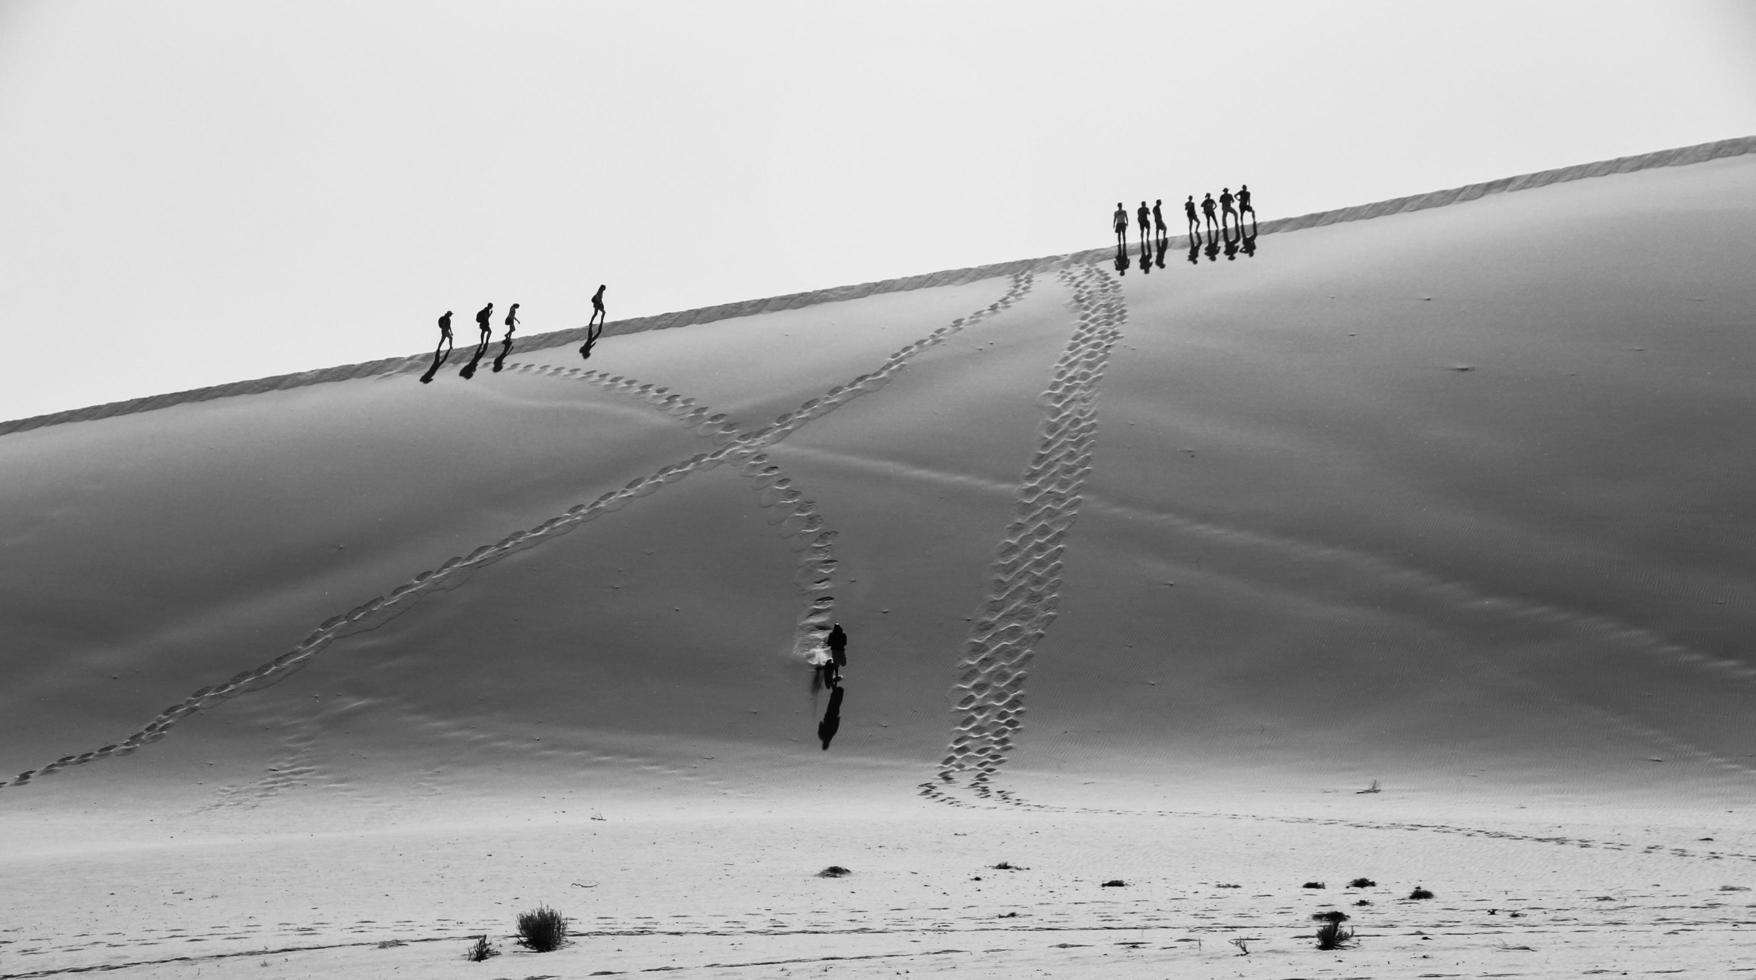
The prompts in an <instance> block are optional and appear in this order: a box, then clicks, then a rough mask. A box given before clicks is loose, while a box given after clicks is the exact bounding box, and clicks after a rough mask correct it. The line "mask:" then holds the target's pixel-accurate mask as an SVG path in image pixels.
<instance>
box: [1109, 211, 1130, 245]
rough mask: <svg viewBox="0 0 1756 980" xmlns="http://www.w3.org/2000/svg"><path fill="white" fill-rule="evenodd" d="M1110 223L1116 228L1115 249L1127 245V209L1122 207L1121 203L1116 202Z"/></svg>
mask: <svg viewBox="0 0 1756 980" xmlns="http://www.w3.org/2000/svg"><path fill="white" fill-rule="evenodd" d="M1112 223H1113V224H1114V225H1115V226H1116V247H1117V248H1121V247H1123V246H1124V245H1126V244H1128V209H1127V208H1125V207H1123V206H1122V202H1121V201H1117V202H1116V215H1115V219H1114V221H1113V222H1112Z"/></svg>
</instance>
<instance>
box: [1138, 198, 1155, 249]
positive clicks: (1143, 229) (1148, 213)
mask: <svg viewBox="0 0 1756 980" xmlns="http://www.w3.org/2000/svg"><path fill="white" fill-rule="evenodd" d="M1134 216H1135V218H1136V220H1138V221H1139V222H1140V240H1141V241H1143V242H1144V241H1146V240H1147V238H1149V237H1151V235H1152V209H1151V208H1149V207H1147V206H1146V202H1145V201H1141V202H1140V210H1138V211H1136V212H1134Z"/></svg>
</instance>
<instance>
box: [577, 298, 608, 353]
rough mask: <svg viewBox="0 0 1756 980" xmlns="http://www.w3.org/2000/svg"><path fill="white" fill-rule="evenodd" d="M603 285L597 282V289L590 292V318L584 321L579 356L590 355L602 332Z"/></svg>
mask: <svg viewBox="0 0 1756 980" xmlns="http://www.w3.org/2000/svg"><path fill="white" fill-rule="evenodd" d="M605 320H606V318H605V316H604V285H603V283H598V291H597V292H595V293H592V294H591V319H589V320H587V321H585V343H584V344H583V345H581V346H580V348H579V356H580V357H585V358H589V357H591V349H592V347H594V346H596V345H597V342H598V338H599V337H601V336H603V334H604V323H605Z"/></svg>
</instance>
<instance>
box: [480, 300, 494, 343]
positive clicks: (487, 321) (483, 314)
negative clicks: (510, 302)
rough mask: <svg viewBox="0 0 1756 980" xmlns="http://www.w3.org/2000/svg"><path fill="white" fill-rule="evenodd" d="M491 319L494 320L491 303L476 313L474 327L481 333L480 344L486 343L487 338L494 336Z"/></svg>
mask: <svg viewBox="0 0 1756 980" xmlns="http://www.w3.org/2000/svg"><path fill="white" fill-rule="evenodd" d="M493 319H494V304H493V303H489V304H488V305H487V306H484V307H482V308H481V309H479V310H477V311H476V327H477V328H478V329H479V330H481V331H482V340H481V342H482V343H484V344H485V343H487V342H488V338H489V337H492V336H493V335H494V326H493V324H492V322H491V321H492V320H493Z"/></svg>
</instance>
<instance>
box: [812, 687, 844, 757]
mask: <svg viewBox="0 0 1756 980" xmlns="http://www.w3.org/2000/svg"><path fill="white" fill-rule="evenodd" d="M841 699H842V688H841V686H840V685H837V686H836V688H835V690H833V691H830V692H829V710H828V711H825V712H824V713H823V720H822V721H820V722H818V723H817V739H818V741H821V742H822V743H823V750H824V751H825V752H827V751H829V743H830V741H831V740H832V739H834V738H835V733H836V732H837V731H838V730H840V728H841Z"/></svg>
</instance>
